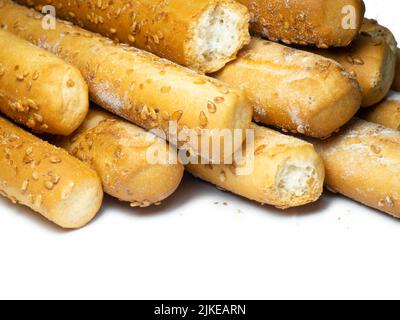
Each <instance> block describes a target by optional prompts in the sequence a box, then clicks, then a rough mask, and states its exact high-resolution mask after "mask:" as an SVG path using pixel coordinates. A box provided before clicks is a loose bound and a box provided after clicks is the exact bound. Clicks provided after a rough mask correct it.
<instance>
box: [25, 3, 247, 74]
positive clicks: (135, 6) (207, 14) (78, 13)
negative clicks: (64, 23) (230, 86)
mask: <svg viewBox="0 0 400 320" xmlns="http://www.w3.org/2000/svg"><path fill="white" fill-rule="evenodd" d="M18 2H19V3H22V4H26V5H30V6H35V7H36V8H37V9H39V10H41V9H42V7H43V5H52V6H54V7H55V8H56V10H57V11H56V12H57V16H58V17H59V18H61V19H66V20H70V21H72V22H74V23H76V24H78V25H80V26H81V27H84V28H86V29H89V30H91V31H94V32H98V33H101V34H103V35H105V36H107V37H109V38H112V39H118V40H120V41H122V42H125V43H128V44H130V45H133V46H135V47H137V48H140V49H144V50H147V51H150V52H153V53H155V54H156V55H158V56H160V57H163V58H167V59H169V60H172V61H174V62H176V63H179V64H182V65H185V66H188V67H190V68H193V69H196V70H199V71H202V72H206V73H207V72H214V71H217V70H219V69H221V68H222V67H223V66H224V65H225V64H226V63H227V62H229V61H231V60H233V59H234V58H235V57H236V53H237V52H238V51H239V50H240V48H242V47H243V46H244V45H245V44H247V43H248V41H249V40H250V39H249V31H248V30H249V19H250V15H249V12H248V10H247V9H246V7H244V6H242V5H241V4H239V3H237V2H236V1H233V0H196V1H187V0H173V1H162V0H146V1H142V0H133V1H127V0H113V1H100V2H99V1H98V0H86V1H79V0H69V1H64V0H18Z"/></svg>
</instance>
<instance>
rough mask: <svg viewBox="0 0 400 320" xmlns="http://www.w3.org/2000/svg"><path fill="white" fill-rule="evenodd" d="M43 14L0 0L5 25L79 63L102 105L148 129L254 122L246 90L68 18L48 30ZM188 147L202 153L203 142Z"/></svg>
mask: <svg viewBox="0 0 400 320" xmlns="http://www.w3.org/2000/svg"><path fill="white" fill-rule="evenodd" d="M42 18H43V16H42V15H41V14H39V13H37V12H36V11H34V10H31V9H28V8H25V7H23V6H19V5H17V4H15V3H13V2H11V1H8V0H0V24H1V26H2V27H3V28H5V29H7V30H9V31H11V32H12V33H14V34H16V35H18V36H20V37H22V38H24V39H27V40H29V41H31V42H32V43H34V44H36V45H38V46H39V47H42V48H45V49H46V50H49V51H51V52H53V53H55V54H57V55H58V56H59V57H61V58H63V59H65V60H66V61H67V62H69V63H71V64H73V65H75V66H76V67H77V68H78V69H79V70H80V71H81V73H82V75H83V76H84V78H85V80H86V81H87V82H88V85H89V92H90V98H91V100H92V101H93V102H95V103H96V104H97V105H99V106H101V107H102V108H105V109H107V110H109V111H110V112H112V113H114V114H117V115H119V116H121V117H123V118H125V119H127V120H129V121H131V122H133V123H135V124H136V125H138V126H140V127H143V128H145V129H154V128H160V129H162V130H164V131H166V130H167V129H168V124H169V121H177V122H178V124H179V128H180V129H184V128H189V129H194V130H197V129H227V130H231V131H233V130H234V129H242V130H244V129H247V128H248V127H249V126H250V123H251V118H252V112H253V110H252V108H251V106H250V104H249V103H248V100H247V97H246V95H245V94H244V93H243V92H242V91H240V90H238V89H236V88H234V87H231V86H229V85H226V84H225V83H223V82H220V81H217V80H215V79H212V78H209V77H206V76H203V75H200V74H198V73H195V72H194V71H191V70H189V69H186V68H184V67H181V66H178V65H176V64H173V63H171V62H169V61H167V60H163V59H160V58H158V57H156V56H154V55H152V54H150V53H147V52H144V51H141V50H138V49H135V48H131V47H128V46H123V45H116V44H115V43H113V42H112V41H111V40H109V39H107V38H104V37H102V36H98V35H95V34H94V33H91V32H89V31H85V30H83V29H81V28H79V27H77V26H73V25H71V24H70V23H68V22H65V21H64V22H63V21H61V20H58V22H57V24H56V26H57V28H56V29H55V30H43V29H42V21H41V20H42ZM243 136H244V135H243ZM239 146H240V144H239ZM189 148H192V151H194V153H200V150H199V146H198V145H192V146H189ZM224 152H225V150H222V152H221V154H222V155H223V154H224Z"/></svg>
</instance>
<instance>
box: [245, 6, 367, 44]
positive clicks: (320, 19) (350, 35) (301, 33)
mask: <svg viewBox="0 0 400 320" xmlns="http://www.w3.org/2000/svg"><path fill="white" fill-rule="evenodd" d="M238 1H239V2H240V3H242V4H244V5H246V6H247V7H248V8H249V10H250V13H251V24H250V25H251V31H252V32H253V33H255V34H258V35H261V36H263V37H267V38H268V39H270V40H273V41H277V40H281V41H283V42H285V43H286V44H301V45H308V44H312V45H316V46H318V47H322V48H327V47H345V46H347V45H349V44H350V42H351V41H352V40H353V39H354V38H355V37H356V36H357V35H358V32H359V30H360V26H361V22H362V18H363V17H364V12H365V7H364V3H363V2H362V0H290V1H289V0H238Z"/></svg>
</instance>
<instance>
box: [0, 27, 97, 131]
mask: <svg viewBox="0 0 400 320" xmlns="http://www.w3.org/2000/svg"><path fill="white" fill-rule="evenodd" d="M88 108H89V94H88V88H87V85H86V83H85V80H84V79H83V77H82V75H81V74H80V72H79V70H77V69H76V68H75V67H73V66H71V65H69V64H68V63H66V62H65V61H63V60H61V59H60V58H58V57H56V56H55V55H53V54H51V53H49V52H47V51H45V50H43V49H39V48H37V47H35V46H34V45H32V44H31V43H29V42H27V41H25V40H23V39H20V38H18V37H16V36H15V35H13V34H12V33H9V32H7V31H4V30H1V29H0V111H1V112H3V113H5V114H6V115H7V116H9V117H10V118H12V119H14V120H15V121H18V122H19V123H22V124H24V125H26V126H28V127H29V128H31V129H33V130H35V131H37V132H47V133H52V134H59V135H69V134H71V133H72V132H73V131H74V130H75V129H77V128H78V127H79V126H80V124H81V123H82V122H83V120H84V119H85V116H86V114H87V112H88Z"/></svg>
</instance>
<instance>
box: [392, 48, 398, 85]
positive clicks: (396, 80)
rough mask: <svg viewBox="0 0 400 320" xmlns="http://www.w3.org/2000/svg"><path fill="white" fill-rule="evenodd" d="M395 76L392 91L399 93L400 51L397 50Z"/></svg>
mask: <svg viewBox="0 0 400 320" xmlns="http://www.w3.org/2000/svg"><path fill="white" fill-rule="evenodd" d="M396 61H397V62H396V75H395V77H394V81H393V86H392V89H393V90H395V91H400V49H399V48H397V59H396Z"/></svg>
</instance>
